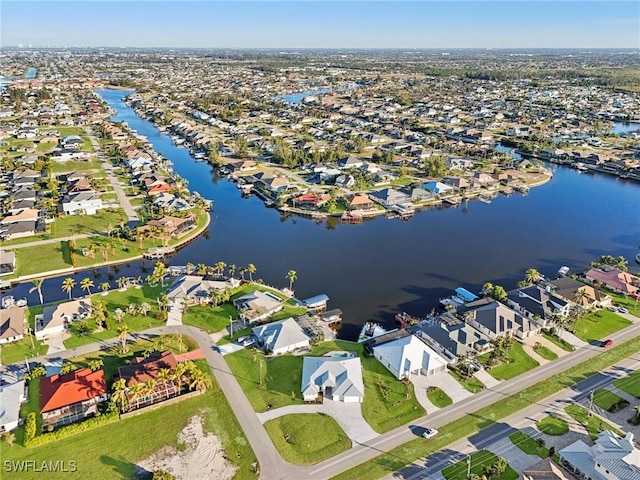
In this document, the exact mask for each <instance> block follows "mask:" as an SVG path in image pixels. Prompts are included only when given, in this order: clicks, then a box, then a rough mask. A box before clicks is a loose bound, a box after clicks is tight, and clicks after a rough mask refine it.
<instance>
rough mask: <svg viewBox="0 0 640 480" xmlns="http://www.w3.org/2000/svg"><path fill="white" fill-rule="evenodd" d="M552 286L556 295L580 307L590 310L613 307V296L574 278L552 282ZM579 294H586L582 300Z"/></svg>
mask: <svg viewBox="0 0 640 480" xmlns="http://www.w3.org/2000/svg"><path fill="white" fill-rule="evenodd" d="M550 284H551V288H553V290H554V293H555V294H556V295H558V296H559V297H562V298H564V299H566V300H570V301H572V302H574V303H577V304H578V305H582V306H583V307H586V308H590V307H603V306H606V305H611V296H609V295H607V294H606V293H604V292H602V291H600V290H598V289H597V288H593V287H592V286H591V285H585V284H584V283H582V282H579V281H578V280H574V279H573V278H570V277H564V278H559V279H558V280H554V281H552V282H550ZM578 292H584V294H585V296H584V298H581V297H580V296H579V295H578Z"/></svg>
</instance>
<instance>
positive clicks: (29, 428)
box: [24, 412, 36, 446]
mask: <svg viewBox="0 0 640 480" xmlns="http://www.w3.org/2000/svg"><path fill="white" fill-rule="evenodd" d="M35 436H36V413H35V412H29V414H28V415H27V419H26V421H25V424H24V444H25V446H26V445H27V443H29V442H31V441H32V440H33V439H34V438H35Z"/></svg>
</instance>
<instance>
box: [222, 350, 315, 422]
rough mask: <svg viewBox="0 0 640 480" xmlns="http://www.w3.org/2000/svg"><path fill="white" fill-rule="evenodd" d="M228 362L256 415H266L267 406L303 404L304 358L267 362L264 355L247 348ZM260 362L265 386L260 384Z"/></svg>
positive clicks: (288, 356)
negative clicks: (301, 386)
mask: <svg viewBox="0 0 640 480" xmlns="http://www.w3.org/2000/svg"><path fill="white" fill-rule="evenodd" d="M225 360H226V361H227V363H228V364H229V368H231V371H233V373H234V375H235V376H236V380H238V383H240V386H241V387H242V389H243V390H244V393H245V394H246V395H247V398H248V399H249V403H251V406H252V407H253V409H254V410H255V411H256V412H264V411H265V410H267V405H271V408H278V407H283V406H285V405H299V404H302V396H301V393H300V382H301V381H302V380H301V379H302V358H301V357H294V356H292V355H279V356H277V357H275V358H272V359H270V360H266V359H265V358H264V355H263V354H262V353H261V352H259V351H254V350H249V349H246V348H245V349H242V350H240V351H238V352H235V353H232V354H230V355H227V356H225ZM261 363H262V385H260V364H261Z"/></svg>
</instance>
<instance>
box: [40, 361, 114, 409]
mask: <svg viewBox="0 0 640 480" xmlns="http://www.w3.org/2000/svg"><path fill="white" fill-rule="evenodd" d="M106 393H107V384H106V382H105V380H104V372H103V371H102V370H98V371H96V372H92V371H91V370H90V369H88V368H82V369H80V370H76V371H75V372H71V373H67V374H66V375H52V376H50V377H42V378H41V379H40V409H41V411H42V413H45V412H50V411H52V410H57V409H58V408H62V407H66V406H67V405H73V404H74V403H79V402H85V401H87V400H91V399H92V398H95V397H99V396H101V395H105V394H106Z"/></svg>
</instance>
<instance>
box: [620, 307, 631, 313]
mask: <svg viewBox="0 0 640 480" xmlns="http://www.w3.org/2000/svg"><path fill="white" fill-rule="evenodd" d="M618 311H619V312H620V313H629V310H627V309H626V308H624V307H618Z"/></svg>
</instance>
